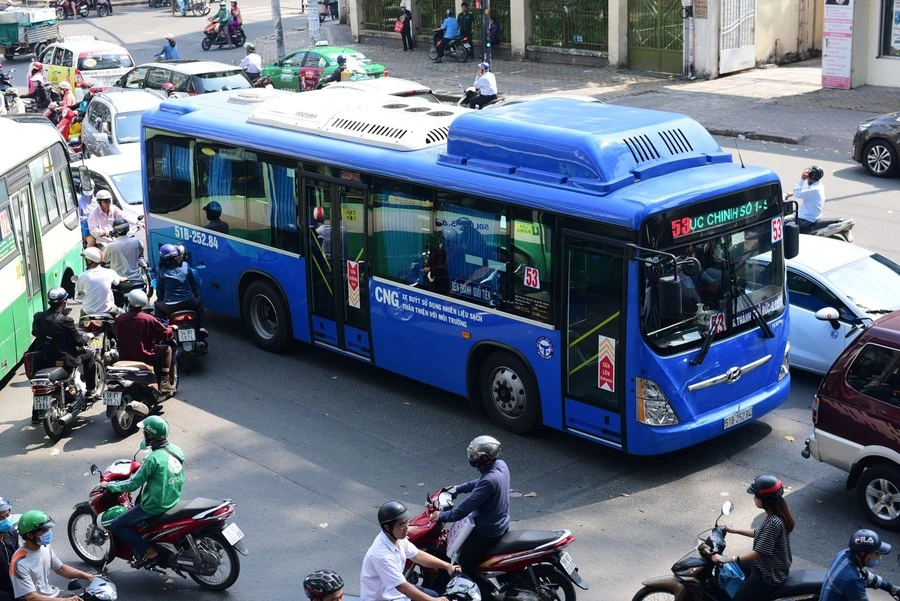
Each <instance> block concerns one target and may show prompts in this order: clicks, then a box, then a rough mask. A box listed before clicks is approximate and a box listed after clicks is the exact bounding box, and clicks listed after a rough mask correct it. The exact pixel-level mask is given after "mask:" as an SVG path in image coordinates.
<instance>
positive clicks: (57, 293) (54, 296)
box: [47, 286, 69, 307]
mask: <svg viewBox="0 0 900 601" xmlns="http://www.w3.org/2000/svg"><path fill="white" fill-rule="evenodd" d="M68 299H69V293H68V292H66V289H65V288H60V287H59V286H57V287H56V288H51V289H50V291H49V292H47V301H48V302H49V304H50V306H51V307H56V306H58V305H61V304H63V303H64V302H66V301H67V300H68Z"/></svg>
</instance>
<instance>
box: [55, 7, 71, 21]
mask: <svg viewBox="0 0 900 601" xmlns="http://www.w3.org/2000/svg"><path fill="white" fill-rule="evenodd" d="M56 18H57V19H58V20H60V21H62V20H63V19H68V18H69V15H68V14H66V9H64V8H63V7H62V6H57V7H56Z"/></svg>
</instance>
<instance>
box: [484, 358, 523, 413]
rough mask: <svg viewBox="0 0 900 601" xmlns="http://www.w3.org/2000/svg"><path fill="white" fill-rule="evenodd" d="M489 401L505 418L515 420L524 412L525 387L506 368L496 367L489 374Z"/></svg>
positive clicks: (519, 379)
mask: <svg viewBox="0 0 900 601" xmlns="http://www.w3.org/2000/svg"><path fill="white" fill-rule="evenodd" d="M491 400H492V401H493V403H494V406H495V407H496V408H497V409H498V410H499V411H500V413H502V414H503V415H505V416H506V417H509V418H512V419H515V418H517V417H521V415H522V413H524V412H525V402H526V398H525V385H524V383H523V382H522V379H521V378H519V376H518V374H516V372H514V371H513V370H511V369H509V368H508V367H498V368H497V369H495V370H494V372H493V373H492V374H491Z"/></svg>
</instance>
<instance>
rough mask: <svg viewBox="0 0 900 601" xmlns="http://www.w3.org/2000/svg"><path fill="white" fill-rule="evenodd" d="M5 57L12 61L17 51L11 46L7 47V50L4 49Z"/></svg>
mask: <svg viewBox="0 0 900 601" xmlns="http://www.w3.org/2000/svg"><path fill="white" fill-rule="evenodd" d="M3 58H5V59H6V60H8V61H11V60H12V59H14V58H16V51H15V50H13V49H11V48H7V49H6V50H4V51H3Z"/></svg>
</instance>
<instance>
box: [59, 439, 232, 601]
mask: <svg viewBox="0 0 900 601" xmlns="http://www.w3.org/2000/svg"><path fill="white" fill-rule="evenodd" d="M136 456H137V455H135V457H136ZM140 467H141V464H140V463H139V462H137V461H135V460H131V461H129V460H128V459H120V460H117V461H115V462H114V463H113V464H112V465H110V466H109V467H107V468H106V470H105V471H104V472H102V473H101V472H100V469H99V468H98V467H97V466H96V465H92V466H91V473H92V474H94V475H97V474H100V481H101V482H112V481H115V480H127V479H128V478H130V477H131V475H132V474H134V473H135V472H137V471H138V469H139V468H140ZM89 496H90V500H89V501H87V502H82V503H79V504H78V505H76V506H75V511H74V512H73V513H72V517H70V518H69V525H68V532H69V542H70V543H71V544H72V549H74V550H75V553H76V554H77V555H78V557H80V558H81V559H82V560H83V561H84V562H85V563H86V564H88V565H90V566H92V567H96V568H103V566H105V565H106V564H108V563H110V562H111V561H112V560H113V559H115V558H116V557H118V558H120V559H124V560H126V561H129V562H131V561H132V560H133V559H134V556H133V552H132V549H131V546H130V545H128V544H127V543H125V542H124V541H122V540H120V539H119V538H117V537H116V536H115V535H113V534H111V533H110V532H109V531H108V528H109V525H110V523H112V520H113V519H115V517H117V516H118V515H121V514H122V513H123V512H124V510H125V509H127V508H131V507H133V505H134V502H138V501H134V502H132V500H131V495H130V494H129V493H118V494H115V493H111V492H109V491H107V490H106V489H104V488H100V487H99V486H97V487H95V488H94V489H93V490H92V491H91V492H90V495H89ZM234 510H235V504H234V503H233V502H232V501H231V499H224V500H216V499H205V498H203V497H197V498H196V499H193V500H192V501H182V502H181V503H178V504H177V505H175V507H173V508H172V509H170V510H169V511H167V512H165V513H164V514H162V515H160V516H157V517H155V518H153V519H152V520H149V521H147V522H145V523H143V524H141V526H140V527H139V529H138V530H139V532H141V533H142V535H143V537H144V540H146V541H147V542H149V543H150V544H151V545H152V546H153V548H154V549H156V550H157V551H158V552H159V559H158V560H156V561H155V562H154V563H152V564H149V565H146V566H144V568H145V569H147V570H151V571H153V572H159V573H160V574H164V573H165V571H164V570H166V569H169V570H172V571H173V572H175V573H176V574H178V575H179V576H181V577H182V578H187V576H190V577H191V578H192V579H193V580H194V581H195V582H196V583H197V584H199V585H200V586H202V587H203V588H206V589H209V590H214V591H222V590H225V589H227V588H228V587H230V586H231V585H232V584H234V583H235V581H236V580H237V578H238V575H239V574H240V571H241V564H240V559H239V557H238V553H240V554H241V555H249V552H248V551H247V547H246V546H245V545H244V543H243V542H242V540H241V539H242V538H243V537H244V533H243V532H241V529H240V528H238V526H237V524H235V523H231V524H228V525H226V522H227V521H228V519H229V518H230V517H231V516H233V515H234Z"/></svg>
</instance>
